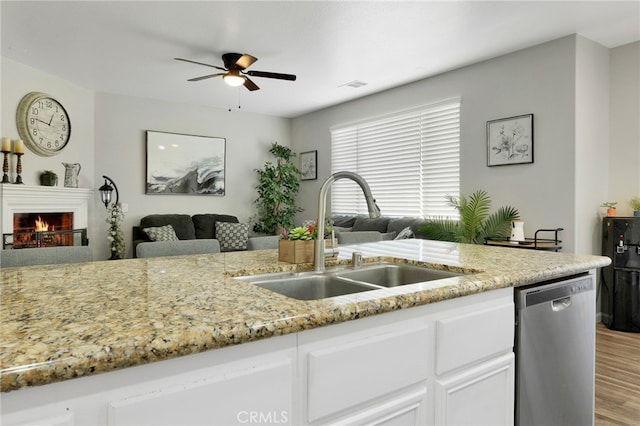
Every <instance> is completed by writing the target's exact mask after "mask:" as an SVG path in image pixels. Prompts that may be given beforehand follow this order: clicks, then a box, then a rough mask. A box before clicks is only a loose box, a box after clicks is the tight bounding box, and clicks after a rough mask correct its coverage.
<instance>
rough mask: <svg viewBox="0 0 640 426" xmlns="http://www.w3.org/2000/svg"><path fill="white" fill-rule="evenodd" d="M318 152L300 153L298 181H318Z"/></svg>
mask: <svg viewBox="0 0 640 426" xmlns="http://www.w3.org/2000/svg"><path fill="white" fill-rule="evenodd" d="M317 163H318V151H307V152H302V153H300V173H301V175H300V180H315V179H318V167H317Z"/></svg>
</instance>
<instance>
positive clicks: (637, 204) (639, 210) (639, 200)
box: [629, 197, 640, 217]
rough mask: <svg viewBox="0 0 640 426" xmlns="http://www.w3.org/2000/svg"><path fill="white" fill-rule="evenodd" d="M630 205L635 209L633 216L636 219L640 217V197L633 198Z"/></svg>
mask: <svg viewBox="0 0 640 426" xmlns="http://www.w3.org/2000/svg"><path fill="white" fill-rule="evenodd" d="M629 205H630V206H631V208H632V209H633V215H634V216H636V217H638V216H640V197H633V198H632V199H631V200H629Z"/></svg>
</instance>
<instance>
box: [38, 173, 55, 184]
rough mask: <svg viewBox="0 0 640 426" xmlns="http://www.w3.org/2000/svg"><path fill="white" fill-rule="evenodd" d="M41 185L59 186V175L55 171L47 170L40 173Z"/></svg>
mask: <svg viewBox="0 0 640 426" xmlns="http://www.w3.org/2000/svg"><path fill="white" fill-rule="evenodd" d="M40 185H42V186H57V185H58V175H57V174H55V173H54V172H53V170H45V171H43V172H42V173H40Z"/></svg>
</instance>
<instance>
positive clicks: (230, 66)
mask: <svg viewBox="0 0 640 426" xmlns="http://www.w3.org/2000/svg"><path fill="white" fill-rule="evenodd" d="M173 59H175V60H176V61H184V62H190V63H192V64H198V65H204V66H205V67H211V68H216V69H219V70H221V71H224V72H219V73H215V74H209V75H203V76H201V77H195V78H190V79H189V80H187V81H200V80H205V79H207V78H212V77H219V76H222V78H223V79H224V81H225V83H227V84H228V85H229V86H234V87H237V86H242V85H244V87H246V88H247V89H249V90H251V91H253V90H259V89H260V88H259V87H258V85H257V84H255V83H254V82H253V81H252V80H251V79H250V78H249V77H247V76H251V77H265V78H275V79H278V80H289V81H295V80H296V76H295V75H293V74H281V73H276V72H268V71H253V70H250V71H245V70H246V69H247V68H249V67H250V66H251V65H252V64H253V63H254V62H255V61H257V60H258V58H256V57H255V56H251V55H249V54H246V53H245V54H241V53H225V54H223V55H222V62H224V68H223V67H219V66H217V65H210V64H204V63H202V62H196V61H192V60H190V59H183V58H173Z"/></svg>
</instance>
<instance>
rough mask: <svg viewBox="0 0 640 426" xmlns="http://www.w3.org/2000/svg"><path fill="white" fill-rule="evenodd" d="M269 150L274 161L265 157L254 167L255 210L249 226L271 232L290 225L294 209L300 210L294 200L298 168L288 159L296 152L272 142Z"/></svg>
mask: <svg viewBox="0 0 640 426" xmlns="http://www.w3.org/2000/svg"><path fill="white" fill-rule="evenodd" d="M269 152H270V153H271V154H273V156H274V157H275V158H276V163H275V164H273V163H271V162H269V161H267V162H266V163H265V165H264V167H263V168H262V169H256V173H258V185H257V186H256V190H257V191H258V198H257V199H256V200H255V204H256V205H257V206H258V212H257V216H256V218H255V219H254V222H255V224H254V226H253V230H254V231H256V232H261V233H266V234H271V235H275V234H276V233H277V232H278V231H279V230H280V229H281V228H285V229H289V228H291V227H293V223H294V219H295V215H296V213H298V212H301V211H302V209H301V208H300V207H297V206H296V204H295V199H296V195H297V194H298V189H299V188H300V170H298V168H297V167H296V166H295V165H294V164H293V162H292V159H293V158H294V157H295V156H296V155H295V153H293V151H291V149H290V148H288V147H286V146H282V145H278V143H277V142H274V143H273V145H272V146H271V149H270V150H269Z"/></svg>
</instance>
